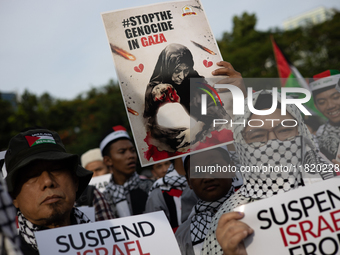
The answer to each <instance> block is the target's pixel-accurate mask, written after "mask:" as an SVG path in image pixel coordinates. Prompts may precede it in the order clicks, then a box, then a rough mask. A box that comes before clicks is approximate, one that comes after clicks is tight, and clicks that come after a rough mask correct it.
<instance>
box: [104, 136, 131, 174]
mask: <svg viewBox="0 0 340 255" xmlns="http://www.w3.org/2000/svg"><path fill="white" fill-rule="evenodd" d="M136 163H137V154H136V149H135V146H134V145H133V144H132V142H131V141H130V140H127V139H124V140H118V141H117V142H114V143H113V144H111V146H110V165H112V169H113V173H115V172H118V173H119V174H123V175H125V176H130V175H131V174H133V173H134V172H135V171H136Z"/></svg>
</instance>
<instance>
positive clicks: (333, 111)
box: [315, 88, 340, 125]
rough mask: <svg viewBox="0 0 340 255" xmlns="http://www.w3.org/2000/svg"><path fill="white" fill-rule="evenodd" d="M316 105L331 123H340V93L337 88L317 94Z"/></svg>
mask: <svg viewBox="0 0 340 255" xmlns="http://www.w3.org/2000/svg"><path fill="white" fill-rule="evenodd" d="M315 105H316V107H317V108H318V110H319V111H320V112H321V113H322V114H323V115H324V116H325V117H326V118H327V119H329V121H330V123H331V124H333V125H340V93H339V92H338V91H337V90H336V88H333V89H329V90H326V91H324V92H322V93H320V94H317V95H316V97H315Z"/></svg>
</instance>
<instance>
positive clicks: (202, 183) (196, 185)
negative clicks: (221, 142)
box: [188, 150, 232, 202]
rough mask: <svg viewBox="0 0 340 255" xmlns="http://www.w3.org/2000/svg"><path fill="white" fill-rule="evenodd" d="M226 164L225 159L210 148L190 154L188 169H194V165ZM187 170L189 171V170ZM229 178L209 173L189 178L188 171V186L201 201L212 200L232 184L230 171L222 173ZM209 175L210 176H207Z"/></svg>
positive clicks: (226, 191) (224, 192)
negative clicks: (212, 175) (217, 176)
mask: <svg viewBox="0 0 340 255" xmlns="http://www.w3.org/2000/svg"><path fill="white" fill-rule="evenodd" d="M217 164H218V165H219V166H221V167H223V166H228V165H229V163H228V162H227V161H226V160H225V158H224V157H223V156H222V154H221V153H220V152H219V151H216V150H211V151H205V152H202V153H198V154H194V155H191V156H190V170H191V171H195V167H196V166H200V167H202V166H203V167H204V166H206V167H208V166H216V165H217ZM190 170H189V172H190ZM223 174H224V175H225V176H228V177H229V178H211V175H210V174H209V173H207V174H204V175H205V176H204V178H190V173H189V178H188V182H189V186H190V188H191V189H192V190H193V191H194V192H195V194H196V195H197V197H198V198H200V199H202V200H203V201H207V202H212V201H216V200H218V199H220V198H221V197H223V196H225V195H226V194H227V193H228V191H229V190H230V187H231V185H232V178H230V177H231V175H230V173H223ZM209 175H210V178H209Z"/></svg>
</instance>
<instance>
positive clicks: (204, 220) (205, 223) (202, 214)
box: [189, 186, 235, 246]
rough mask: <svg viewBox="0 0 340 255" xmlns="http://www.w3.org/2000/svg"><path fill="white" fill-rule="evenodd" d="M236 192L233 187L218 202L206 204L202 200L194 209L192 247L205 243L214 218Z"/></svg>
mask: <svg viewBox="0 0 340 255" xmlns="http://www.w3.org/2000/svg"><path fill="white" fill-rule="evenodd" d="M234 192H235V189H234V187H233V186H232V187H231V188H230V190H229V191H228V193H227V194H226V195H225V196H223V197H222V198H220V199H219V200H217V201H213V202H206V201H203V200H201V199H199V200H198V201H197V204H196V205H195V206H194V208H193V209H192V212H191V214H190V215H189V218H190V217H191V224H190V233H191V241H192V245H193V246H195V245H197V244H199V243H202V242H203V241H204V238H205V236H206V235H207V233H208V230H209V227H210V222H211V220H212V217H213V216H214V215H215V213H216V212H217V211H218V209H219V208H220V207H221V205H222V204H223V203H224V202H225V201H226V200H227V199H228V198H229V197H230V196H231V195H232V194H233V193H234Z"/></svg>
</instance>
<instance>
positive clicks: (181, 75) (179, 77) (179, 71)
mask: <svg viewBox="0 0 340 255" xmlns="http://www.w3.org/2000/svg"><path fill="white" fill-rule="evenodd" d="M188 74H189V66H188V65H187V64H185V63H182V64H180V65H179V66H178V67H177V68H176V69H175V70H174V73H173V74H172V77H171V79H172V81H173V82H174V83H175V84H177V85H181V84H182V82H183V80H184V79H185V77H187V76H188Z"/></svg>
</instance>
